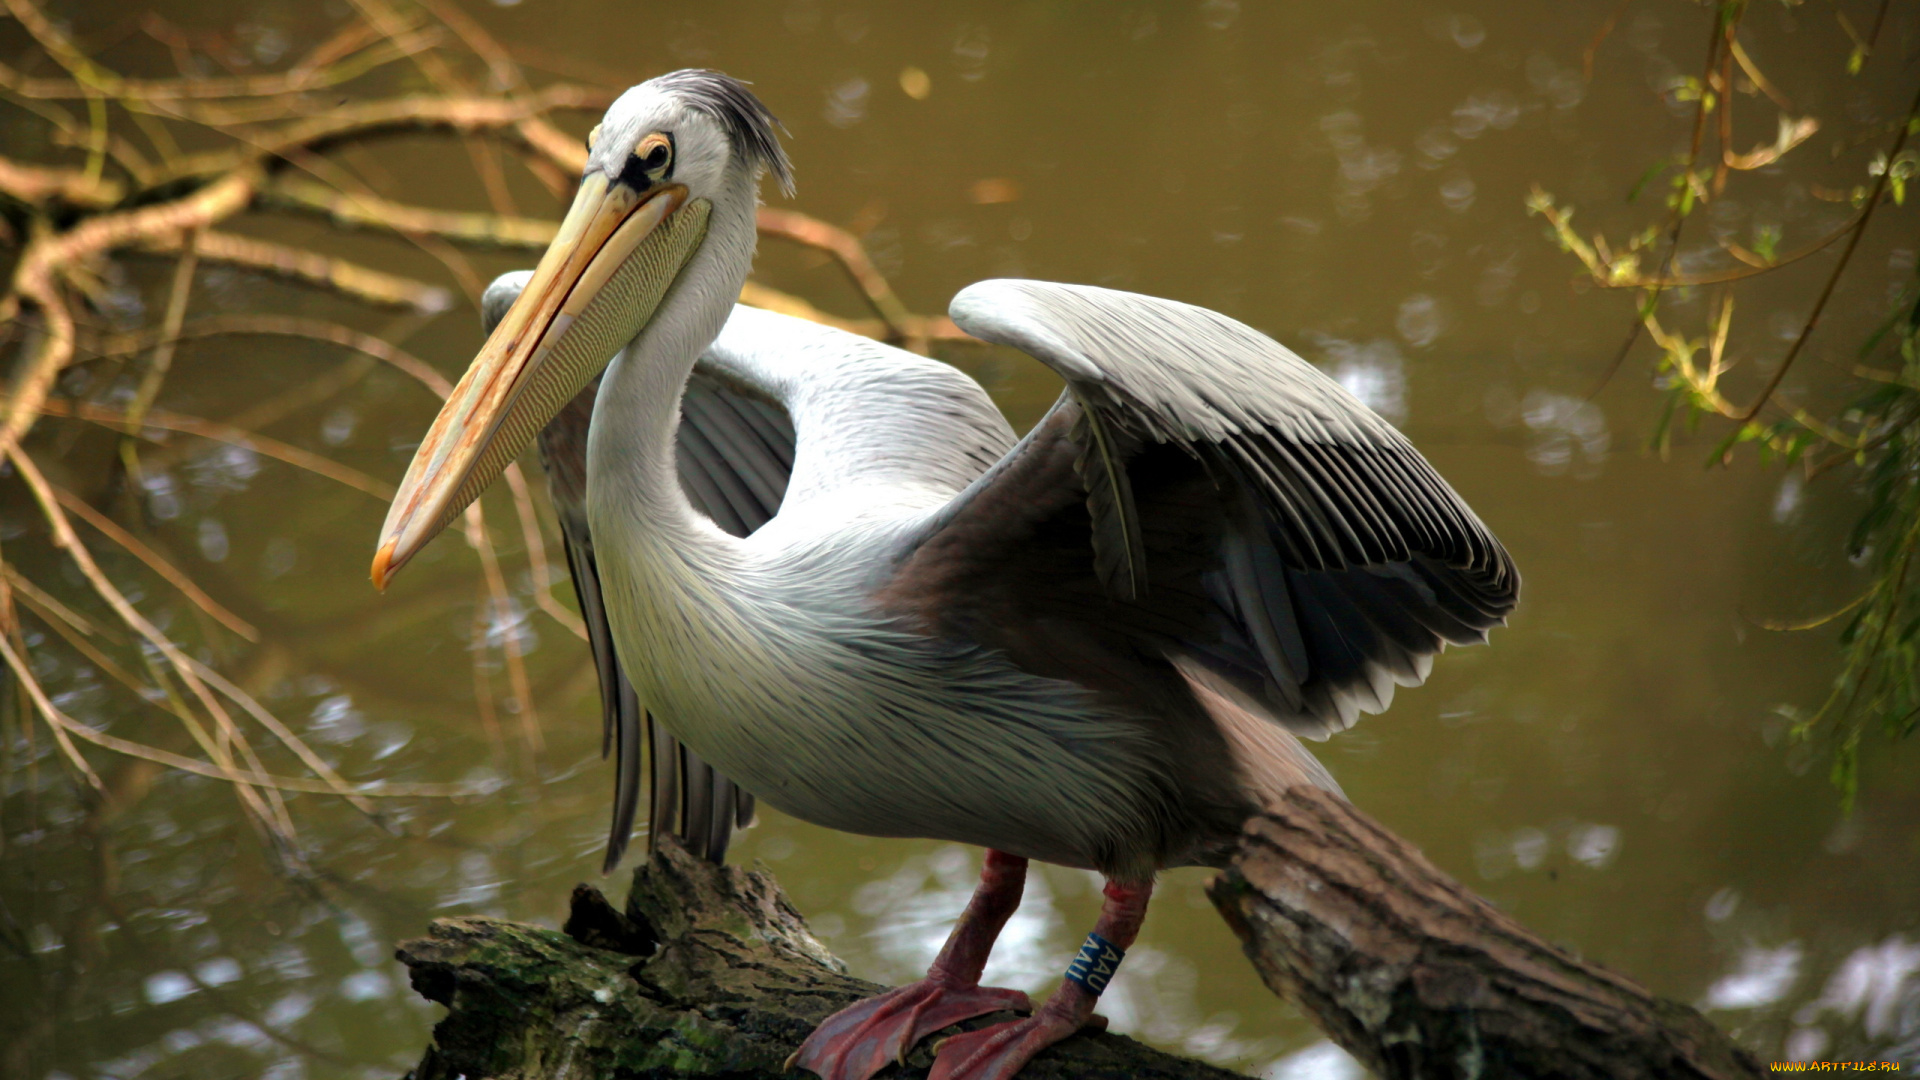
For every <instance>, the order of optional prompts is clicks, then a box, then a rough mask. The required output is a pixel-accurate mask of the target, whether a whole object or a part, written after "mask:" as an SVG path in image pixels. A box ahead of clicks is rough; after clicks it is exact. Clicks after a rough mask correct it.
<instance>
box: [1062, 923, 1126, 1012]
mask: <svg viewBox="0 0 1920 1080" xmlns="http://www.w3.org/2000/svg"><path fill="white" fill-rule="evenodd" d="M1126 956H1127V950H1125V949H1123V948H1121V947H1120V946H1118V945H1115V944H1114V943H1113V942H1111V941H1108V940H1107V939H1106V938H1103V937H1101V936H1100V935H1099V934H1088V935H1087V943H1086V944H1085V945H1082V946H1080V954H1079V955H1078V956H1075V957H1074V958H1073V963H1071V964H1068V965H1067V981H1068V982H1076V983H1079V984H1080V985H1081V986H1083V987H1085V988H1086V991H1087V993H1089V994H1092V995H1093V996H1094V997H1099V996H1100V992H1101V991H1103V990H1105V989H1106V988H1107V983H1108V982H1109V981H1111V980H1112V979H1113V973H1114V972H1115V971H1118V970H1119V969H1120V961H1122V960H1124V959H1126Z"/></svg>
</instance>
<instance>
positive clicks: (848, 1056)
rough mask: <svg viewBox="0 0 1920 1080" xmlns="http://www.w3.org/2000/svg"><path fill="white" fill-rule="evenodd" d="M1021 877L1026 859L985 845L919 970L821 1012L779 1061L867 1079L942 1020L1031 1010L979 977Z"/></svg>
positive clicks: (1016, 902) (830, 1076) (1017, 995)
mask: <svg viewBox="0 0 1920 1080" xmlns="http://www.w3.org/2000/svg"><path fill="white" fill-rule="evenodd" d="M1026 884H1027V860H1025V859H1023V858H1021V857H1019V856H1018V855H1008V854H1007V853H1005V852H1002V851H991V850H990V851H988V852H987V860H986V865H984V866H982V867H981V868H980V885H979V887H978V888H976V889H975V890H974V892H973V899H972V900H970V901H968V903H967V910H966V911H965V912H963V913H962V914H961V916H960V921H959V922H958V923H955V924H954V927H953V933H951V934H949V935H948V936H947V943H946V945H945V946H944V947H943V948H941V950H940V955H939V956H938V957H935V958H934V961H933V966H932V967H930V968H928V969H927V977H926V978H924V979H922V980H920V981H919V982H917V983H910V984H908V985H906V986H901V987H896V988H894V989H892V990H889V991H887V992H886V993H884V994H881V995H880V996H878V997H872V998H868V999H867V1000H865V1001H859V1002H855V1003H854V1004H852V1005H849V1006H847V1007H846V1008H844V1009H842V1010H840V1011H839V1012H837V1013H834V1014H833V1015H832V1016H829V1017H827V1019H826V1021H825V1022H824V1023H822V1024H821V1025H820V1026H819V1027H818V1028H816V1029H814V1032H813V1034H812V1035H809V1036H807V1041H806V1042H804V1043H802V1044H801V1045H800V1049H799V1050H797V1051H795V1053H794V1055H793V1056H792V1057H790V1058H788V1059H787V1064H786V1067H787V1068H789V1069H791V1068H795V1067H796V1066H797V1067H799V1068H802V1069H808V1070H811V1071H812V1072H815V1073H818V1074H820V1075H821V1076H823V1077H825V1078H826V1080H867V1078H868V1077H870V1076H872V1075H873V1074H874V1073H877V1072H879V1071H880V1070H881V1069H884V1068H886V1067H887V1066H888V1065H889V1064H891V1063H893V1062H895V1061H904V1060H905V1059H906V1056H907V1051H908V1050H911V1049H912V1048H913V1044H914V1043H917V1042H919V1041H920V1040H921V1039H923V1038H925V1037H926V1036H928V1035H931V1034H932V1033H934V1032H936V1031H939V1030H940V1029H941V1028H943V1027H947V1026H949V1025H952V1024H957V1023H959V1022H960V1021H962V1020H966V1019H970V1018H972V1017H975V1016H984V1015H986V1014H987V1013H991V1012H999V1011H1000V1010H1002V1009H1015V1010H1019V1011H1021V1012H1027V1011H1031V1010H1032V1008H1033V1002H1031V1001H1029V1000H1027V995H1025V994H1023V993H1021V992H1020V991H1018V990H1000V989H996V988H994V987H990V986H981V985H980V972H981V971H983V970H985V968H986V966H987V954H988V953H990V952H992V951H993V943H994V940H995V939H996V938H998V937H999V936H1000V930H1001V928H1002V927H1004V926H1006V925H1007V919H1009V918H1011V917H1012V915H1013V912H1014V909H1015V908H1017V907H1019V906H1020V893H1021V891H1022V890H1023V889H1025V887H1026Z"/></svg>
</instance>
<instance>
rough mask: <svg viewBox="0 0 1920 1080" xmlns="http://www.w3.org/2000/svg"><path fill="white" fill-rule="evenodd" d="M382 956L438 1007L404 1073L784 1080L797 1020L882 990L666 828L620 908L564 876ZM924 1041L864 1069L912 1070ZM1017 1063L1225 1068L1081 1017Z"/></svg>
mask: <svg viewBox="0 0 1920 1080" xmlns="http://www.w3.org/2000/svg"><path fill="white" fill-rule="evenodd" d="M398 955H399V959H400V960H401V962H403V963H405V964H406V965H407V967H408V968H409V969H410V971H411V975H412V980H413V987H414V989H415V990H417V991H419V992H420V993H421V994H422V995H423V996H425V997H426V998H428V999H429V1000H432V1001H436V1002H438V1003H440V1004H442V1005H445V1006H446V1007H447V1008H448V1010H449V1012H448V1014H447V1016H446V1018H445V1019H443V1020H441V1021H440V1023H439V1024H438V1025H437V1026H436V1027H435V1028H434V1032H433V1044H432V1045H431V1046H430V1047H428V1049H427V1053H426V1057H425V1058H424V1059H423V1060H422V1061H421V1063H420V1065H419V1067H418V1068H416V1069H415V1070H413V1072H412V1073H411V1074H410V1076H411V1077H412V1078H413V1080H456V1078H458V1077H466V1078H468V1080H481V1078H500V1080H613V1078H615V1077H619V1078H621V1080H638V1078H653V1077H663V1078H664V1077H696V1076H712V1077H722V1076H724V1077H727V1078H728V1080H773V1078H776V1077H785V1078H789V1080H797V1078H799V1077H802V1076H806V1075H810V1074H804V1073H800V1072H797V1071H795V1072H785V1071H783V1070H782V1068H781V1066H782V1064H783V1063H784V1062H785V1061H786V1059H787V1056H788V1055H790V1054H792V1053H793V1051H794V1050H795V1049H796V1048H797V1047H799V1045H800V1042H801V1040H803V1039H805V1038H806V1037H807V1034H808V1033H809V1032H811V1031H812V1030H813V1029H814V1026H815V1025H817V1024H818V1023H819V1022H820V1021H821V1020H823V1019H825V1018H826V1017H827V1016H828V1015H830V1014H832V1013H833V1012H835V1011H836V1010H838V1009H840V1008H841V1007H843V1006H845V1005H847V1004H849V1003H850V1002H853V1001H855V1000H858V999H859V998H863V997H867V996H870V995H872V994H875V993H878V992H879V991H880V990H881V989H883V988H882V987H880V986H877V985H875V984H873V983H870V982H866V981H864V980H861V979H856V978H853V977H852V976H850V975H848V974H847V973H846V966H845V965H844V964H842V963H841V962H840V961H839V960H837V959H835V958H834V957H833V955H832V954H831V953H829V952H828V951H827V950H826V948H825V947H824V946H822V945H821V944H820V943H819V942H818V941H816V940H814V938H813V935H812V934H810V933H808V931H807V927H806V923H805V922H804V921H803V920H802V919H801V917H800V914H799V912H797V911H796V910H794V907H793V905H792V904H791V903H789V902H788V901H787V898H786V897H785V896H784V895H783V894H782V893H781V892H780V889H779V886H778V885H776V884H775V883H774V881H773V878H772V877H770V876H769V875H767V874H765V873H758V872H749V871H746V870H743V869H741V868H740V867H737V866H725V867H721V866H714V865H712V864H709V863H706V862H702V861H698V860H696V859H694V858H693V857H691V856H689V855H688V854H687V853H686V852H685V851H684V850H682V849H680V848H679V847H678V846H676V845H673V844H671V843H670V842H666V841H663V842H662V844H661V847H660V850H659V851H658V852H657V853H656V854H655V855H654V856H653V858H652V859H651V860H650V861H648V862H647V863H646V864H645V865H643V866H641V867H640V868H638V869H637V870H635V871H634V875H633V889H632V892H631V894H630V895H629V896H628V899H627V907H626V910H625V911H624V912H623V911H620V910H618V909H616V908H614V907H613V906H612V905H611V904H609V903H608V902H607V900H606V898H605V897H604V896H602V895H601V894H600V892H599V890H597V889H594V888H591V887H589V886H586V885H581V886H578V887H576V888H575V889H574V893H573V909H572V913H571V915H570V916H569V918H568V919H567V922H566V927H565V930H564V932H555V931H552V930H547V929H544V928H542V927H537V926H529V925H527V924H524V923H515V922H508V921H506V920H502V919H491V918H484V917H478V916H469V917H463V918H451V919H440V920H436V921H435V922H434V923H433V924H432V927H431V928H430V930H429V932H428V936H427V937H425V938H421V939H419V940H416V941H408V942H405V943H403V944H401V946H400V949H399V953H398ZM1010 1015H1011V1014H1001V1015H998V1016H990V1017H983V1018H981V1019H979V1020H976V1021H972V1022H970V1023H968V1024H965V1025H962V1027H978V1026H982V1025H985V1024H989V1023H998V1022H1000V1021H1002V1020H1005V1019H1008V1018H1009V1017H1010ZM956 1030H958V1029H956ZM932 1041H933V1040H927V1041H925V1042H923V1043H922V1044H921V1045H920V1046H919V1047H918V1048H916V1049H915V1050H914V1051H913V1053H912V1054H911V1055H909V1057H908V1060H907V1062H906V1064H905V1065H904V1066H902V1067H896V1068H894V1069H890V1070H889V1071H888V1072H886V1073H883V1074H881V1075H882V1076H899V1077H924V1076H926V1075H927V1070H928V1068H929V1067H930V1066H931V1065H932V1054H931V1051H930V1044H931V1042H932ZM1021 1075H1022V1076H1023V1077H1031V1078H1035V1080H1043V1078H1057V1080H1064V1078H1066V1077H1096V1078H1097V1077H1110V1078H1116V1080H1117V1078H1121V1077H1127V1078H1135V1077H1138V1078H1143V1080H1154V1078H1159V1080H1231V1078H1232V1077H1235V1076H1236V1075H1237V1074H1235V1073H1230V1072H1227V1071H1225V1070H1223V1069H1218V1068H1215V1067H1213V1066H1211V1065H1206V1064H1203V1063H1201V1062H1197V1061H1191V1060H1188V1059H1185V1058H1178V1057H1174V1056H1171V1055H1168V1054H1164V1053H1161V1052H1160V1051H1157V1050H1153V1049H1151V1048H1149V1047H1146V1046H1143V1045H1141V1044H1140V1043H1137V1042H1135V1041H1133V1040H1132V1039H1128V1038H1126V1037H1124V1036H1119V1035H1112V1034H1109V1033H1106V1032H1096V1031H1084V1032H1081V1033H1080V1034H1079V1035H1076V1036H1074V1037H1073V1038H1070V1039H1068V1040H1066V1041H1065V1042H1062V1043H1060V1044H1059V1045H1057V1046H1054V1047H1051V1048H1049V1049H1048V1050H1046V1051H1045V1052H1044V1053H1042V1054H1041V1055H1040V1056H1039V1057H1038V1058H1037V1059H1035V1060H1034V1062H1033V1063H1032V1064H1031V1065H1029V1066H1028V1067H1027V1069H1026V1070H1025V1072H1023V1073H1022V1074H1021Z"/></svg>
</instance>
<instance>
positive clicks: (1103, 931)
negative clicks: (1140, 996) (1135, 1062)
mask: <svg viewBox="0 0 1920 1080" xmlns="http://www.w3.org/2000/svg"><path fill="white" fill-rule="evenodd" d="M1106 894H1107V902H1106V903H1105V904H1104V905H1102V906H1101V908H1100V921H1099V922H1098V923H1096V924H1095V925H1094V928H1093V932H1094V934H1096V935H1098V936H1099V937H1101V938H1105V939H1106V941H1107V943H1108V944H1110V945H1112V946H1113V948H1114V949H1115V950H1118V951H1120V952H1125V951H1126V950H1127V948H1128V947H1129V946H1131V945H1132V944H1133V939H1134V938H1135V937H1137V936H1139V934H1140V924H1141V923H1142V922H1144V921H1146V917H1147V900H1148V899H1149V898H1151V897H1152V896H1153V882H1151V881H1148V882H1147V883H1145V884H1143V885H1122V884H1120V883H1119V882H1116V881H1108V882H1107V888H1106ZM1089 944H1091V940H1090V941H1089ZM1099 951H1102V952H1104V950H1099ZM1089 955H1090V951H1089V950H1085V949H1083V950H1082V954H1081V957H1080V958H1076V960H1075V963H1074V966H1073V967H1070V968H1069V969H1068V975H1069V977H1068V978H1067V979H1065V980H1063V981H1062V982H1061V983H1060V989H1058V990H1055V991H1054V992H1053V996H1052V997H1050V998H1048V999H1047V1003H1046V1004H1045V1005H1043V1006H1041V1007H1040V1011H1039V1012H1037V1013H1034V1014H1033V1015H1032V1016H1030V1017H1028V1018H1026V1019H1025V1020H1015V1021H1012V1022H1011V1023H1006V1024H995V1025H994V1026H993V1027H989V1028H981V1029H980V1030H979V1031H968V1032H964V1033H962V1034H959V1035H955V1036H953V1037H952V1038H950V1039H944V1040H942V1041H941V1042H940V1044H939V1045H938V1046H937V1047H935V1058H934V1062H933V1073H932V1075H931V1076H929V1077H928V1080H1011V1078H1012V1077H1014V1076H1016V1075H1018V1074H1019V1072H1020V1070H1021V1069H1022V1068H1024V1067H1025V1066H1026V1064H1027V1062H1028V1061H1031V1060H1032V1059H1033V1056H1034V1055H1035V1054H1038V1053H1039V1052H1040V1051H1042V1050H1044V1049H1046V1048H1047V1047H1049V1046H1052V1045H1053V1044H1054V1043H1057V1042H1059V1041H1060V1040H1061V1039H1064V1038H1066V1037H1067V1036H1069V1035H1071V1034H1073V1033H1074V1032H1076V1031H1079V1030H1080V1029H1081V1028H1082V1027H1085V1026H1086V1025H1087V1022H1088V1020H1090V1019H1092V1017H1093V1009H1094V1006H1095V1005H1098V1004H1099V1003H1100V994H1099V992H1100V991H1101V990H1104V989H1106V979H1107V978H1108V977H1110V976H1111V975H1112V974H1113V965H1114V964H1117V963H1118V962H1119V961H1118V958H1117V957H1114V956H1112V955H1111V954H1108V955H1107V957H1106V959H1107V960H1110V961H1111V963H1109V964H1103V963H1101V962H1100V961H1099V960H1098V959H1093V960H1091V962H1086V963H1083V962H1082V961H1083V960H1085V959H1087V958H1088V957H1089ZM1075 974H1079V975H1080V976H1081V977H1082V979H1084V981H1076V980H1075V979H1074V977H1073V976H1074V975H1075ZM1089 986H1091V987H1092V988H1091V989H1089Z"/></svg>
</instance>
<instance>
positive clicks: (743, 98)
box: [653, 68, 793, 196]
mask: <svg viewBox="0 0 1920 1080" xmlns="http://www.w3.org/2000/svg"><path fill="white" fill-rule="evenodd" d="M653 84H654V85H655V86H656V87H659V88H660V89H663V90H671V91H673V92H674V93H676V94H679V95H680V96H681V97H682V98H684V99H685V100H686V102H687V103H688V104H689V105H691V106H692V107H694V108H696V109H699V110H700V111H701V112H704V113H706V114H707V115H708V116H711V117H713V118H714V119H715V120H716V121H718V122H719V123H720V126H721V127H723V128H725V129H726V132H727V139H728V141H730V142H732V144H733V150H734V153H736V154H739V155H741V156H742V157H744V158H746V160H747V163H748V165H749V167H754V168H764V169H766V170H767V171H768V172H770V173H772V174H773V178H774V180H775V181H776V182H778V183H779V185H780V192H781V194H783V195H787V196H792V195H793V163H792V162H790V161H788V160H787V151H786V148H785V147H783V146H781V145H780V132H782V131H785V130H786V128H785V127H784V126H783V125H782V124H781V123H780V119H779V117H776V116H774V115H773V112H772V110H770V109H768V108H767V107H766V105H764V104H762V103H761V101H760V99H759V98H757V97H755V96H754V94H753V91H751V90H749V89H747V84H746V83H744V82H741V81H740V80H739V79H736V78H734V77H733V76H731V75H727V74H725V73H723V72H719V71H711V70H708V69H706V68H687V69H686V70H684V71H675V72H671V73H669V74H666V75H662V76H660V77H659V78H657V79H655V80H653Z"/></svg>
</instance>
